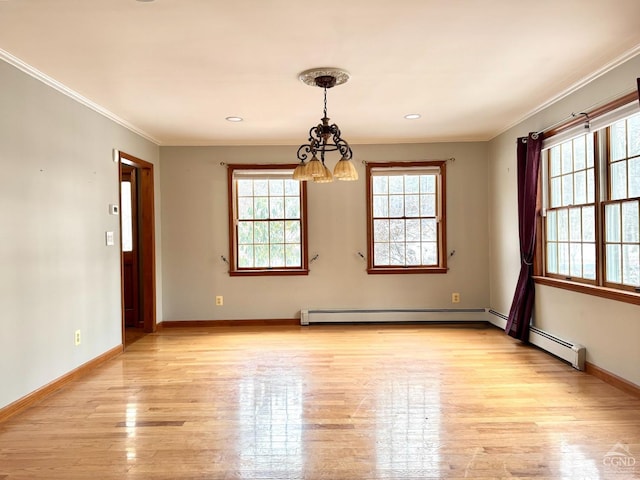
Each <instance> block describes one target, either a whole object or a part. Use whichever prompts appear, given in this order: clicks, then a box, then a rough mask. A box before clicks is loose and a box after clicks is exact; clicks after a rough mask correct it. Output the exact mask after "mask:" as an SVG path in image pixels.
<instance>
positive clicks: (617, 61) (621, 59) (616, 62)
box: [489, 44, 640, 140]
mask: <svg viewBox="0 0 640 480" xmlns="http://www.w3.org/2000/svg"><path fill="white" fill-rule="evenodd" d="M638 54H640V44H638V45H636V46H635V47H633V48H631V49H630V50H627V51H626V52H624V53H623V54H622V55H620V56H618V57H616V58H614V59H613V60H611V61H610V62H609V63H606V64H605V65H604V66H603V67H602V68H599V69H598V70H596V71H595V72H593V73H591V74H590V75H587V76H586V77H584V78H582V79H581V80H578V81H577V82H576V83H574V84H573V85H571V86H570V87H569V88H567V89H565V90H563V91H562V92H560V93H558V94H557V95H554V96H553V97H551V98H550V99H549V100H547V101H546V102H544V103H542V104H541V105H539V106H537V107H536V108H534V109H533V110H531V111H530V112H529V113H527V114H525V115H524V116H523V117H522V118H520V120H517V121H516V122H514V123H512V124H510V125H508V126H507V127H505V128H503V129H502V130H500V131H499V132H498V133H496V134H495V135H493V137H491V138H490V139H489V140H493V139H494V138H496V137H499V136H500V135H502V134H503V133H505V132H506V131H508V130H510V129H511V128H513V127H515V126H516V125H519V124H521V123H522V122H524V121H525V120H527V119H529V118H531V117H533V116H534V115H536V114H538V113H540V112H542V111H543V110H544V109H546V108H548V107H550V106H551V105H553V104H554V103H556V102H559V101H560V100H562V99H563V98H565V97H568V96H569V95H571V94H572V93H575V92H577V91H578V90H580V89H581V88H583V87H584V86H586V85H588V84H589V83H591V82H593V81H594V80H596V79H597V78H599V77H601V76H602V75H605V74H606V73H609V72H610V71H611V70H613V69H615V68H616V67H619V66H620V65H622V64H623V63H625V62H626V61H628V60H631V59H632V58H633V57H635V56H636V55H638ZM629 91H631V90H628V91H627V90H626V91H624V92H620V93H619V94H617V96H621V95H624V94H626V93H629ZM613 98H616V97H613ZM609 100H611V99H609Z"/></svg>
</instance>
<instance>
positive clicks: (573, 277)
mask: <svg viewBox="0 0 640 480" xmlns="http://www.w3.org/2000/svg"><path fill="white" fill-rule="evenodd" d="M635 104H637V99H635V102H634V104H629V105H626V106H625V108H622V109H618V111H617V113H616V110H615V109H612V110H611V111H608V112H604V113H603V118H602V119H601V120H600V121H598V119H597V118H596V120H595V122H593V123H592V128H591V132H592V133H580V134H577V135H574V136H570V135H568V134H566V133H565V134H564V138H562V139H560V140H555V141H554V138H553V137H550V138H548V139H546V140H545V142H546V145H545V149H544V150H543V170H542V171H543V177H542V186H543V189H542V190H543V206H544V208H543V210H542V215H543V221H542V222H541V226H542V228H543V234H542V238H543V247H544V254H543V259H544V262H543V275H544V277H546V278H549V279H552V280H553V279H557V280H560V281H562V282H565V283H564V284H558V285H556V286H561V287H564V288H570V287H568V286H567V284H566V282H570V283H576V284H585V285H591V286H592V288H593V289H592V290H589V288H586V289H577V288H576V290H579V291H582V292H584V293H592V294H595V295H599V296H604V297H609V298H616V299H619V300H623V301H629V302H631V303H640V296H638V295H637V293H640V113H638V108H637V105H635ZM612 118H613V120H612ZM542 283H545V284H551V285H553V283H548V282H547V281H544V282H542ZM604 287H606V288H604ZM598 289H599V290H598ZM616 290H617V291H619V292H620V294H616V293H615V291H616ZM624 292H627V295H626V296H625V295H621V294H623V293H624Z"/></svg>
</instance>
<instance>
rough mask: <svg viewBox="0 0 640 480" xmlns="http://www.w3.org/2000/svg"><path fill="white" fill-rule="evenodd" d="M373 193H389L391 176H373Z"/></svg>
mask: <svg viewBox="0 0 640 480" xmlns="http://www.w3.org/2000/svg"><path fill="white" fill-rule="evenodd" d="M373 193H374V194H379V193H384V194H387V193H389V178H388V177H373Z"/></svg>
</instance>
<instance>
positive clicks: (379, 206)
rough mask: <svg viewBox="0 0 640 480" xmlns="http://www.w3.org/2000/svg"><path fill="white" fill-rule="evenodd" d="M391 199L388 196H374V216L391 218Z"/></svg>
mask: <svg viewBox="0 0 640 480" xmlns="http://www.w3.org/2000/svg"><path fill="white" fill-rule="evenodd" d="M388 199H389V197H387V196H386V195H374V196H373V216H374V217H388V216H389V201H388Z"/></svg>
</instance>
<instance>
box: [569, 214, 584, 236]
mask: <svg viewBox="0 0 640 480" xmlns="http://www.w3.org/2000/svg"><path fill="white" fill-rule="evenodd" d="M580 213H581V209H580V208H571V209H570V210H569V240H570V241H572V242H581V241H582V215H581V214H580Z"/></svg>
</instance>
